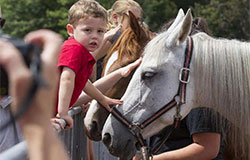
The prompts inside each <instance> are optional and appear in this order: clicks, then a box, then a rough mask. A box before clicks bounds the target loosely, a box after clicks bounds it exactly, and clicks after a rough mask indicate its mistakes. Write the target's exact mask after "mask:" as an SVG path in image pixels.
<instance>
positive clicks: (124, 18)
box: [121, 13, 130, 31]
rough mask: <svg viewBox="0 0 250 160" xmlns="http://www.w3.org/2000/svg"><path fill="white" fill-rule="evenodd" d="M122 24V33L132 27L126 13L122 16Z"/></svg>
mask: <svg viewBox="0 0 250 160" xmlns="http://www.w3.org/2000/svg"><path fill="white" fill-rule="evenodd" d="M121 24H122V27H121V31H125V30H126V29H127V28H128V27H130V24H129V16H128V15H127V14H126V13H123V14H122V20H121Z"/></svg>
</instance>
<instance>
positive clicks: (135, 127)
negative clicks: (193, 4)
mask: <svg viewBox="0 0 250 160" xmlns="http://www.w3.org/2000/svg"><path fill="white" fill-rule="evenodd" d="M192 52H193V39H192V38H191V37H188V39H187V46H186V49H185V60H184V65H183V67H182V68H181V70H180V73H179V81H180V82H179V88H178V91H177V94H176V95H175V96H174V97H173V99H172V100H171V101H170V102H169V103H168V104H166V105H164V106H163V107H162V108H161V109H160V110H158V111H157V112H156V113H155V114H153V115H152V116H151V117H149V118H148V119H146V120H145V121H143V122H142V123H141V124H137V123H136V124H134V123H131V122H130V121H128V120H127V119H126V117H124V116H123V115H122V114H121V113H120V112H119V111H118V110H117V108H116V107H113V108H111V111H110V112H111V114H112V115H113V116H114V117H115V118H116V119H117V120H119V121H120V122H121V123H122V124H123V125H125V126H126V127H127V128H128V129H129V131H130V132H131V133H132V135H134V136H135V137H136V138H137V140H138V142H139V144H140V146H141V154H142V159H143V160H149V158H150V157H152V155H153V154H155V153H156V152H158V151H159V149H160V148H161V147H162V146H163V144H164V143H165V142H166V141H167V139H168V137H169V136H170V135H171V133H172V132H173V130H174V129H175V128H178V127H179V124H180V121H181V118H182V116H181V115H180V109H181V105H182V104H185V103H186V86H187V84H188V83H189V81H190V76H189V72H190V62H191V59H192ZM175 106H176V114H175V115H174V123H173V125H172V128H171V131H170V132H168V134H166V136H165V137H164V138H163V141H162V142H161V143H160V144H159V145H158V146H156V147H155V148H154V149H151V148H150V147H149V146H148V145H147V144H146V142H145V140H144V139H143V137H142V134H141V131H142V130H143V129H145V128H146V127H147V126H148V125H150V124H151V123H152V122H154V121H155V120H156V119H158V118H159V117H160V116H162V115H163V114H165V113H166V112H167V111H169V110H170V109H172V108H173V107H175Z"/></svg>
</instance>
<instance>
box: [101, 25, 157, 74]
mask: <svg viewBox="0 0 250 160" xmlns="http://www.w3.org/2000/svg"><path fill="white" fill-rule="evenodd" d="M143 30H144V32H145V34H146V35H142V36H146V37H138V36H137V35H136V34H135V32H134V31H133V30H132V28H131V27H129V28H127V29H126V30H125V31H123V33H122V34H121V36H120V37H119V38H118V39H117V41H116V42H115V44H114V46H113V47H112V48H111V49H110V50H109V52H108V53H107V55H106V57H105V59H104V63H103V64H104V69H103V70H104V71H105V68H106V64H107V61H108V60H109V58H110V57H111V56H112V54H113V53H114V52H116V51H117V52H118V59H117V60H116V62H119V68H120V67H123V66H125V65H127V64H129V63H131V62H133V61H135V60H136V59H138V58H139V57H140V56H141V52H142V51H143V48H144V46H145V45H146V43H147V42H148V41H149V40H150V39H152V37H153V35H152V34H151V32H150V31H149V30H148V29H145V28H144V29H143ZM103 74H104V72H103Z"/></svg>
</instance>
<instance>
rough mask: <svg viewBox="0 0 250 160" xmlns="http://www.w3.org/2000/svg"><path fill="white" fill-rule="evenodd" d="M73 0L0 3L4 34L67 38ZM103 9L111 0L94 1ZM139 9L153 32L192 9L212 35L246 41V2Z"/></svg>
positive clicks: (199, 0) (146, 0)
mask: <svg viewBox="0 0 250 160" xmlns="http://www.w3.org/2000/svg"><path fill="white" fill-rule="evenodd" d="M76 1H77V0H0V6H1V8H2V13H3V17H4V18H5V19H6V24H5V27H4V30H3V31H4V32H5V33H7V34H10V35H14V36H17V37H21V38H22V37H23V36H24V35H25V34H26V33H28V32H30V31H32V30H36V29H41V28H47V29H51V30H54V31H56V32H57V33H60V34H61V35H62V36H63V37H64V38H66V37H67V33H66V29H65V26H66V24H67V14H68V10H69V8H70V7H71V5H72V4H73V3H75V2H76ZM97 1H98V2H99V3H100V4H101V5H103V6H104V7H105V8H106V9H109V8H111V6H112V4H113V3H114V2H115V0H97ZM136 1H137V2H138V3H139V4H140V5H141V6H142V8H143V11H144V14H143V17H144V20H145V22H146V23H147V24H148V25H149V27H150V29H151V30H153V31H158V29H159V28H160V26H162V25H163V24H164V23H167V22H168V21H169V20H170V19H173V18H175V16H176V14H177V11H178V9H179V8H183V9H184V11H186V10H187V9H188V8H192V12H193V13H194V15H195V16H201V17H204V18H205V19H206V20H207V22H208V25H209V28H210V30H211V31H212V33H213V34H214V35H215V36H220V37H225V38H237V39H244V40H250V2H249V0H210V1H209V0H185V1H176V0H136Z"/></svg>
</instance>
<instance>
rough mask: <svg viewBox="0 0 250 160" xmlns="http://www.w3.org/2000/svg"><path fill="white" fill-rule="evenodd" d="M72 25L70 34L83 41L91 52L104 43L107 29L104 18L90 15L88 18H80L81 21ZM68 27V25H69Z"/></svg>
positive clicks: (80, 41)
mask: <svg viewBox="0 0 250 160" xmlns="http://www.w3.org/2000/svg"><path fill="white" fill-rule="evenodd" d="M71 27H72V33H70V32H69V30H68V33H69V35H70V36H72V37H74V39H75V40H76V41H77V42H79V43H81V44H82V45H83V46H84V47H85V48H86V49H87V50H88V51H89V52H93V51H95V50H96V49H97V48H98V47H99V46H100V45H101V43H102V40H103V37H104V33H105V31H106V21H105V20H104V19H103V18H95V17H92V16H90V17H89V18H87V19H80V20H79V22H78V23H77V24H76V25H75V27H73V26H72V25H71ZM67 28H68V26H67Z"/></svg>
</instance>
